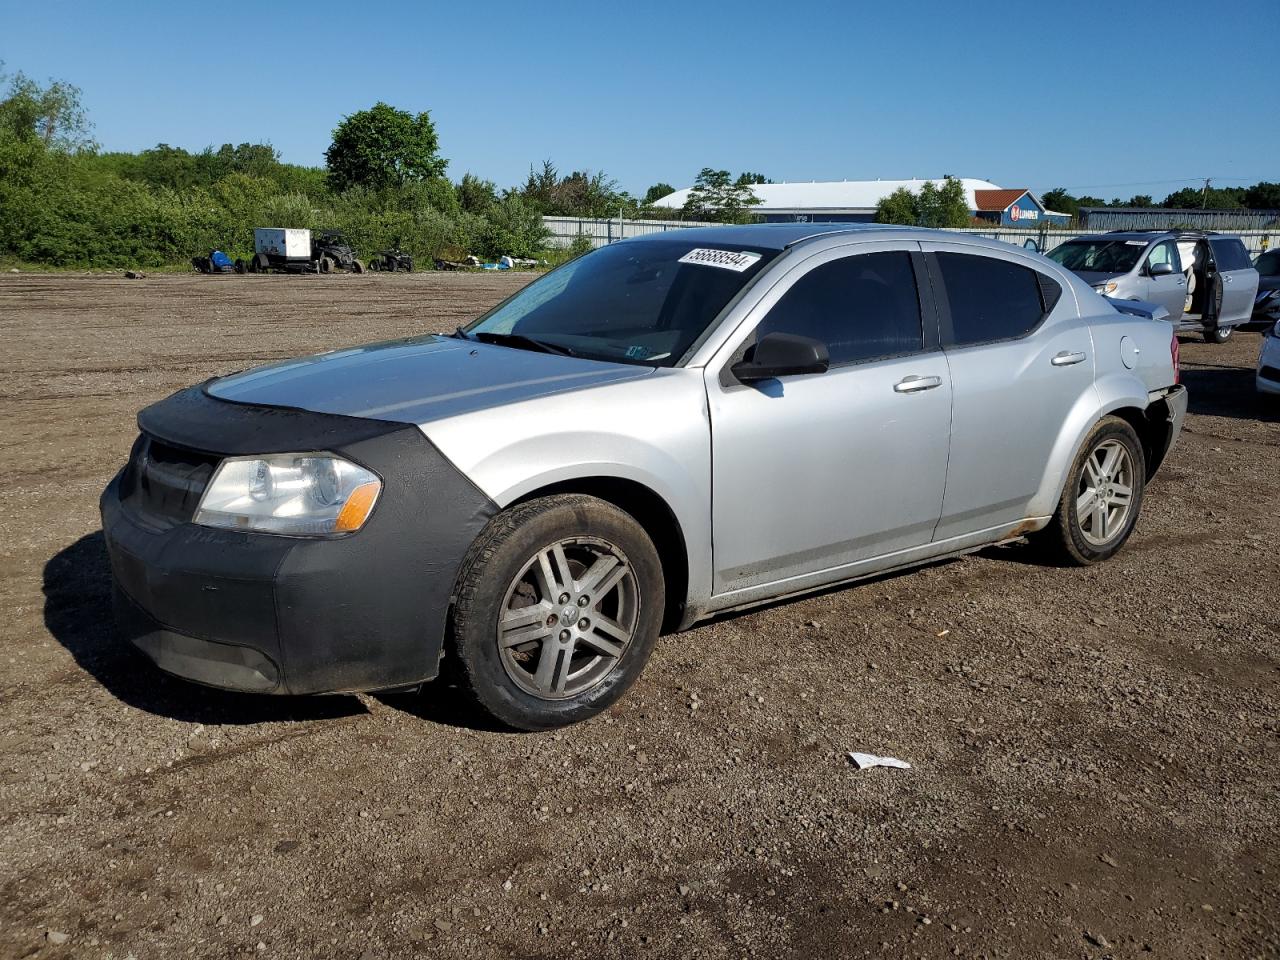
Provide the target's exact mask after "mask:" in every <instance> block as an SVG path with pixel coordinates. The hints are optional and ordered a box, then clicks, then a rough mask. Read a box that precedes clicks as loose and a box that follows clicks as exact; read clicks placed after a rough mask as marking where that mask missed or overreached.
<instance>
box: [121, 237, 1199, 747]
mask: <svg viewBox="0 0 1280 960" xmlns="http://www.w3.org/2000/svg"><path fill="white" fill-rule="evenodd" d="M1127 306H1128V307H1130V308H1131V309H1132V310H1133V311H1134V313H1136V314H1139V315H1136V316H1135V315H1125V314H1122V313H1119V312H1117V311H1116V310H1115V309H1113V308H1112V306H1111V305H1110V304H1109V303H1108V302H1106V301H1105V300H1103V298H1101V297H1099V296H1097V295H1096V294H1095V293H1094V292H1093V290H1091V289H1090V288H1089V286H1088V285H1087V284H1085V283H1084V282H1083V281H1081V280H1079V279H1078V278H1077V277H1076V276H1075V275H1074V274H1072V273H1071V272H1069V271H1067V270H1064V269H1063V268H1061V267H1060V266H1058V265H1057V264H1056V263H1054V262H1052V261H1050V260H1047V259H1045V258H1044V257H1042V256H1039V255H1038V254H1031V253H1027V252H1025V251H1022V250H1020V249H1018V248H1016V247H1013V246H1011V245H1009V244H1003V243H998V242H995V241H990V240H981V239H977V238H970V237H960V236H956V235H954V234H949V233H940V232H934V231H929V230H919V229H907V228H893V227H879V226H876V227H867V226H863V227H858V226H856V225H833V224H759V225H752V226H742V227H712V228H701V229H692V230H685V231H677V232H673V233H666V234H653V235H650V236H645V237H638V238H634V239H631V240H626V241H623V242H620V243H616V244H614V245H612V246H608V247H604V248H602V249H599V250H596V251H595V252H593V253H590V254H587V255H585V256H583V257H580V258H578V259H575V260H573V261H571V262H569V263H568V264H566V265H564V266H562V267H560V268H559V269H557V270H555V271H552V272H551V273H549V274H547V275H546V276H544V277H542V278H540V279H538V280H536V281H535V282H534V283H532V284H530V285H529V286H527V287H525V288H523V289H522V290H521V291H520V292H518V293H516V294H515V295H514V296H513V297H511V298H510V299H508V300H507V301H505V302H503V303H502V304H500V305H498V306H497V307H495V308H494V309H493V310H491V311H490V312H489V313H487V314H485V315H484V316H483V317H481V318H480V319H478V320H476V321H474V322H472V323H470V324H468V325H467V326H466V327H465V328H460V329H459V330H458V331H457V332H456V333H455V334H453V335H447V336H437V335H428V336H421V337H416V338H411V339H408V340H398V341H392V342H390V343H383V344H374V345H371V346H367V347H359V348H353V349H344V350H337V351H333V352H329V353H323V354H319V355H317V356H314V357H308V358H304V359H300V360H292V361H287V362H283V363H276V364H273V365H270V366H265V367H261V368H258V369H256V370H250V371H247V372H243V373H239V374H234V375H231V376H228V377H223V378H221V379H216V380H211V381H208V382H206V383H204V384H201V385H199V386H195V387H191V388H189V389H186V390H183V391H180V392H178V393H176V394H174V395H173V396H171V397H170V398H168V399H166V400H163V401H161V402H159V403H156V404H154V405H152V406H150V407H147V408H146V409H144V410H143V411H142V412H141V414H140V415H139V418H138V422H139V425H140V427H141V431H142V432H141V435H140V436H139V437H138V440H137V442H136V443H135V445H134V448H133V451H132V453H131V454H130V457H129V460H128V463H127V464H126V466H125V467H124V468H123V470H121V472H120V473H119V475H118V476H117V477H116V478H115V479H114V480H112V481H111V484H110V485H109V486H108V487H107V489H106V491H105V492H104V493H103V495H102V499H101V509H102V521H103V529H104V531H105V536H106V542H107V549H108V553H109V555H110V558H111V569H112V573H113V575H114V579H115V583H116V585H117V587H118V590H117V595H118V597H119V609H120V613H121V622H122V623H123V624H124V625H125V629H126V630H127V632H128V635H129V636H130V638H131V639H132V641H133V642H134V643H135V644H136V645H137V646H138V647H139V648H140V649H142V650H143V651H145V652H146V653H147V654H148V655H149V656H150V657H151V658H152V659H153V660H154V661H155V662H156V663H157V664H159V666H160V667H162V668H163V669H165V670H167V671H169V672H171V673H174V674H177V675H179V676H183V677H187V678H190V679H192V680H197V681H200V682H203V683H207V684H212V685H215V686H219V687H229V688H233V689H238V690H250V691H261V692H270V693H316V692H321V691H352V690H378V689H387V688H406V687H413V686H416V685H418V684H420V683H421V682H422V681H425V680H429V679H431V678H433V677H435V676H436V675H437V672H438V671H439V669H440V666H439V665H440V661H441V657H442V656H443V655H444V651H446V650H447V651H448V653H449V655H450V657H451V658H453V659H454V660H455V661H456V663H457V669H458V675H459V676H460V677H461V679H462V680H463V682H464V683H465V684H466V685H467V686H468V687H469V688H470V690H471V691H472V692H473V693H474V695H475V697H476V699H477V700H478V701H479V702H480V703H481V704H482V705H483V706H484V707H485V708H486V709H487V710H489V711H490V712H491V713H492V714H493V715H494V716H495V717H497V718H498V719H500V720H501V721H503V722H505V723H507V724H509V725H511V726H513V727H518V728H525V729H536V728H546V727H552V726H556V725H560V724H565V723H570V722H573V721H577V720H582V719H584V718H586V717H589V716H591V715H592V714H595V713H597V712H598V711H600V710H602V709H604V708H605V707H606V706H608V705H609V704H610V703H612V702H613V701H615V700H617V699H618V697H619V696H621V694H622V693H623V691H624V690H625V689H626V688H627V687H628V686H629V685H630V684H631V683H632V682H633V681H634V680H635V679H636V676H637V675H638V673H639V672H640V670H641V668H642V667H643V666H644V663H645V661H646V660H647V659H648V657H649V655H650V653H651V651H652V650H653V648H654V645H655V641H656V639H657V637H658V633H659V631H660V629H662V628H663V627H664V626H665V627H666V628H669V629H681V628H686V627H689V626H691V625H693V624H694V623H697V622H698V621H700V620H702V619H704V618H706V617H709V616H711V615H712V614H717V613H722V612H724V611H730V610H738V609H742V608H745V607H750V606H753V605H757V604H761V603H765V602H768V601H771V600H775V599H777V598H780V597H788V596H791V595H794V594H799V593H803V592H805V591H811V590H814V589H818V588H821V587H826V586H829V585H831V584H836V583H844V582H847V581H852V580H856V579H859V578H863V577H868V576H871V575H873V574H878V573H882V572H884V571H887V570H895V569H899V568H904V567H910V566H913V565H916V564H920V563H924V562H928V561H931V560H936V559H938V558H940V557H949V556H955V555H959V554H963V553H968V552H971V551H974V550H977V549H980V548H982V547H984V546H987V545H988V544H995V543H1003V542H1006V541H1011V540H1015V539H1018V538H1022V537H1024V536H1028V535H1032V536H1034V537H1035V539H1036V540H1037V541H1038V542H1039V544H1040V547H1041V549H1043V550H1044V551H1046V553H1047V554H1048V555H1049V556H1051V557H1053V558H1055V559H1057V560H1059V561H1062V562H1065V563H1071V564H1090V563H1095V562H1097V561H1100V560H1105V559H1107V558H1108V557H1110V556H1112V555H1113V554H1114V553H1115V552H1116V551H1117V550H1119V549H1120V547H1121V546H1122V545H1123V544H1124V542H1125V541H1126V540H1127V539H1128V537H1129V535H1130V533H1131V531H1132V530H1133V527H1134V523H1135V522H1136V521H1137V519H1138V514H1139V511H1140V509H1141V507H1142V501H1143V494H1144V490H1145V485H1146V483H1147V482H1148V480H1149V479H1150V477H1151V476H1152V475H1153V473H1154V472H1155V470H1156V469H1157V467H1158V466H1159V465H1160V462H1161V461H1162V459H1163V458H1164V456H1165V454H1166V452H1167V451H1168V450H1169V448H1170V446H1171V445H1172V444H1173V442H1174V440H1175V438H1176V436H1177V434H1178V431H1179V429H1180V426H1181V423H1182V419H1183V415H1184V412H1185V410H1186V394H1185V391H1184V389H1183V388H1182V387H1181V386H1180V385H1179V384H1178V372H1177V352H1178V346H1177V340H1176V338H1175V336H1174V333H1173V328H1172V326H1171V325H1170V324H1168V323H1164V322H1160V321H1157V320H1154V319H1151V318H1150V317H1149V316H1146V315H1141V314H1142V311H1141V309H1140V308H1139V307H1138V306H1137V305H1133V304H1130V305H1127Z"/></svg>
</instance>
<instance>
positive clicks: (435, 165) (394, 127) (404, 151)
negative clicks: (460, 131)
mask: <svg viewBox="0 0 1280 960" xmlns="http://www.w3.org/2000/svg"><path fill="white" fill-rule="evenodd" d="M439 149H440V141H439V138H438V137H437V136H436V128H435V124H434V123H432V122H431V115H430V114H429V113H427V112H426V111H423V112H422V113H419V114H416V115H414V114H411V113H409V112H408V111H407V110H397V109H396V108H395V107H392V106H389V105H387V104H385V103H383V102H382V101H381V100H380V101H378V102H377V103H375V104H374V105H373V107H371V108H370V109H368V110H361V111H358V112H357V113H353V114H351V115H350V116H348V117H344V118H343V119H342V122H341V123H339V124H338V126H337V128H336V129H335V130H334V131H333V143H332V144H330V146H329V149H328V150H327V151H325V155H324V157H325V162H326V163H327V164H328V167H329V179H330V181H331V182H332V184H333V187H334V189H335V190H346V189H347V188H348V187H354V186H365V187H373V188H374V189H381V188H384V187H398V186H403V185H404V184H406V183H412V182H414V181H418V180H429V179H431V178H433V177H441V176H443V175H444V171H445V167H446V166H447V165H448V161H447V160H445V159H444V158H443V157H441V156H440V155H439Z"/></svg>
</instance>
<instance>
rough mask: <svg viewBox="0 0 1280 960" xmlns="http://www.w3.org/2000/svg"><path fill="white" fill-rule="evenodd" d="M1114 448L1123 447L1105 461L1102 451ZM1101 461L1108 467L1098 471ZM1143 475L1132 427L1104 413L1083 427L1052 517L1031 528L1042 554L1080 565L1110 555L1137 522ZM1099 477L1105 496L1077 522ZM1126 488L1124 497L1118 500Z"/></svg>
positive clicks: (1143, 460) (1138, 443)
mask: <svg viewBox="0 0 1280 960" xmlns="http://www.w3.org/2000/svg"><path fill="white" fill-rule="evenodd" d="M1116 450H1122V451H1123V453H1122V454H1121V453H1117V455H1116V457H1117V459H1116V461H1115V462H1113V463H1110V462H1109V460H1108V457H1109V456H1110V455H1111V453H1112V451H1116ZM1103 467H1108V469H1107V471H1106V473H1100V470H1101V468H1103ZM1146 477H1147V463H1146V458H1145V456H1144V455H1143V452H1142V443H1141V441H1139V439H1138V435H1137V434H1136V433H1135V432H1134V430H1133V427H1131V426H1130V425H1129V424H1128V423H1126V422H1125V421H1124V420H1121V419H1120V418H1119V417H1104V418H1103V419H1102V420H1101V421H1099V422H1098V424H1097V425H1096V426H1095V427H1094V428H1093V429H1092V430H1091V431H1089V436H1088V437H1087V438H1086V439H1085V442H1084V443H1083V444H1082V445H1081V448H1080V453H1079V454H1077V455H1076V459H1075V461H1074V462H1073V463H1072V464H1071V472H1070V473H1069V474H1068V476H1067V483H1066V486H1065V489H1063V491H1062V498H1061V499H1060V500H1059V501H1058V509H1057V510H1056V511H1055V512H1054V514H1053V519H1052V520H1050V521H1049V525H1048V526H1047V527H1045V529H1044V530H1041V531H1040V532H1039V534H1037V538H1036V539H1037V540H1038V543H1039V546H1040V547H1041V548H1042V549H1043V551H1044V553H1045V554H1046V558H1047V559H1049V560H1051V561H1054V562H1057V563H1061V564H1064V565H1069V566H1078V567H1086V566H1089V565H1090V564H1094V563H1100V562H1101V561H1103V560H1106V559H1108V558H1110V557H1111V556H1113V555H1114V554H1115V553H1116V552H1117V551H1118V550H1119V549H1120V548H1121V547H1122V546H1124V544H1125V541H1126V540H1128V539H1129V535H1130V534H1131V533H1133V528H1134V525H1135V524H1136V523H1137V522H1138V514H1139V513H1140V512H1141V510H1142V495H1143V493H1144V491H1145V490H1146ZM1099 482H1101V486H1102V488H1103V489H1104V490H1105V491H1106V492H1107V496H1108V498H1109V499H1107V500H1106V501H1105V503H1104V505H1103V506H1102V507H1101V508H1099V509H1094V510H1090V511H1088V513H1087V514H1086V515H1085V518H1084V520H1083V522H1082V520H1081V516H1080V510H1081V507H1082V506H1089V505H1090V504H1096V502H1097V501H1096V497H1095V498H1091V499H1088V500H1086V499H1085V498H1086V496H1088V494H1089V493H1091V492H1092V491H1093V490H1096V489H1098V484H1099ZM1126 488H1127V490H1128V499H1127V500H1122V499H1121V498H1122V495H1123V493H1122V492H1123V491H1124V490H1125V489H1126ZM1103 518H1105V519H1103ZM1100 524H1101V527H1102V529H1101V530H1100V529H1099V526H1100Z"/></svg>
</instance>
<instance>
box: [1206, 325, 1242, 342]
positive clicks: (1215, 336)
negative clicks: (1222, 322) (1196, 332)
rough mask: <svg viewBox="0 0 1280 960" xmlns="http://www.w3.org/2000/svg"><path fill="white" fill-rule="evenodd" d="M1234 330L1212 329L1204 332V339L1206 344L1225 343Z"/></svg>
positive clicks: (1226, 328)
mask: <svg viewBox="0 0 1280 960" xmlns="http://www.w3.org/2000/svg"><path fill="white" fill-rule="evenodd" d="M1234 330H1235V327H1214V328H1213V329H1212V330H1206V331H1205V334H1204V338H1205V340H1206V341H1207V342H1208V343H1226V342H1227V341H1228V340H1230V339H1231V334H1232V332H1233V331H1234Z"/></svg>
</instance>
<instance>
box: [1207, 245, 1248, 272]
mask: <svg viewBox="0 0 1280 960" xmlns="http://www.w3.org/2000/svg"><path fill="white" fill-rule="evenodd" d="M1209 246H1211V247H1212V248H1213V259H1214V261H1216V263H1217V265H1218V269H1219V270H1222V271H1227V270H1248V269H1249V268H1250V267H1251V266H1253V264H1252V263H1250V262H1249V252H1248V251H1247V250H1245V248H1244V244H1243V243H1241V242H1240V241H1239V240H1237V239H1236V238H1235V237H1210V238H1209Z"/></svg>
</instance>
